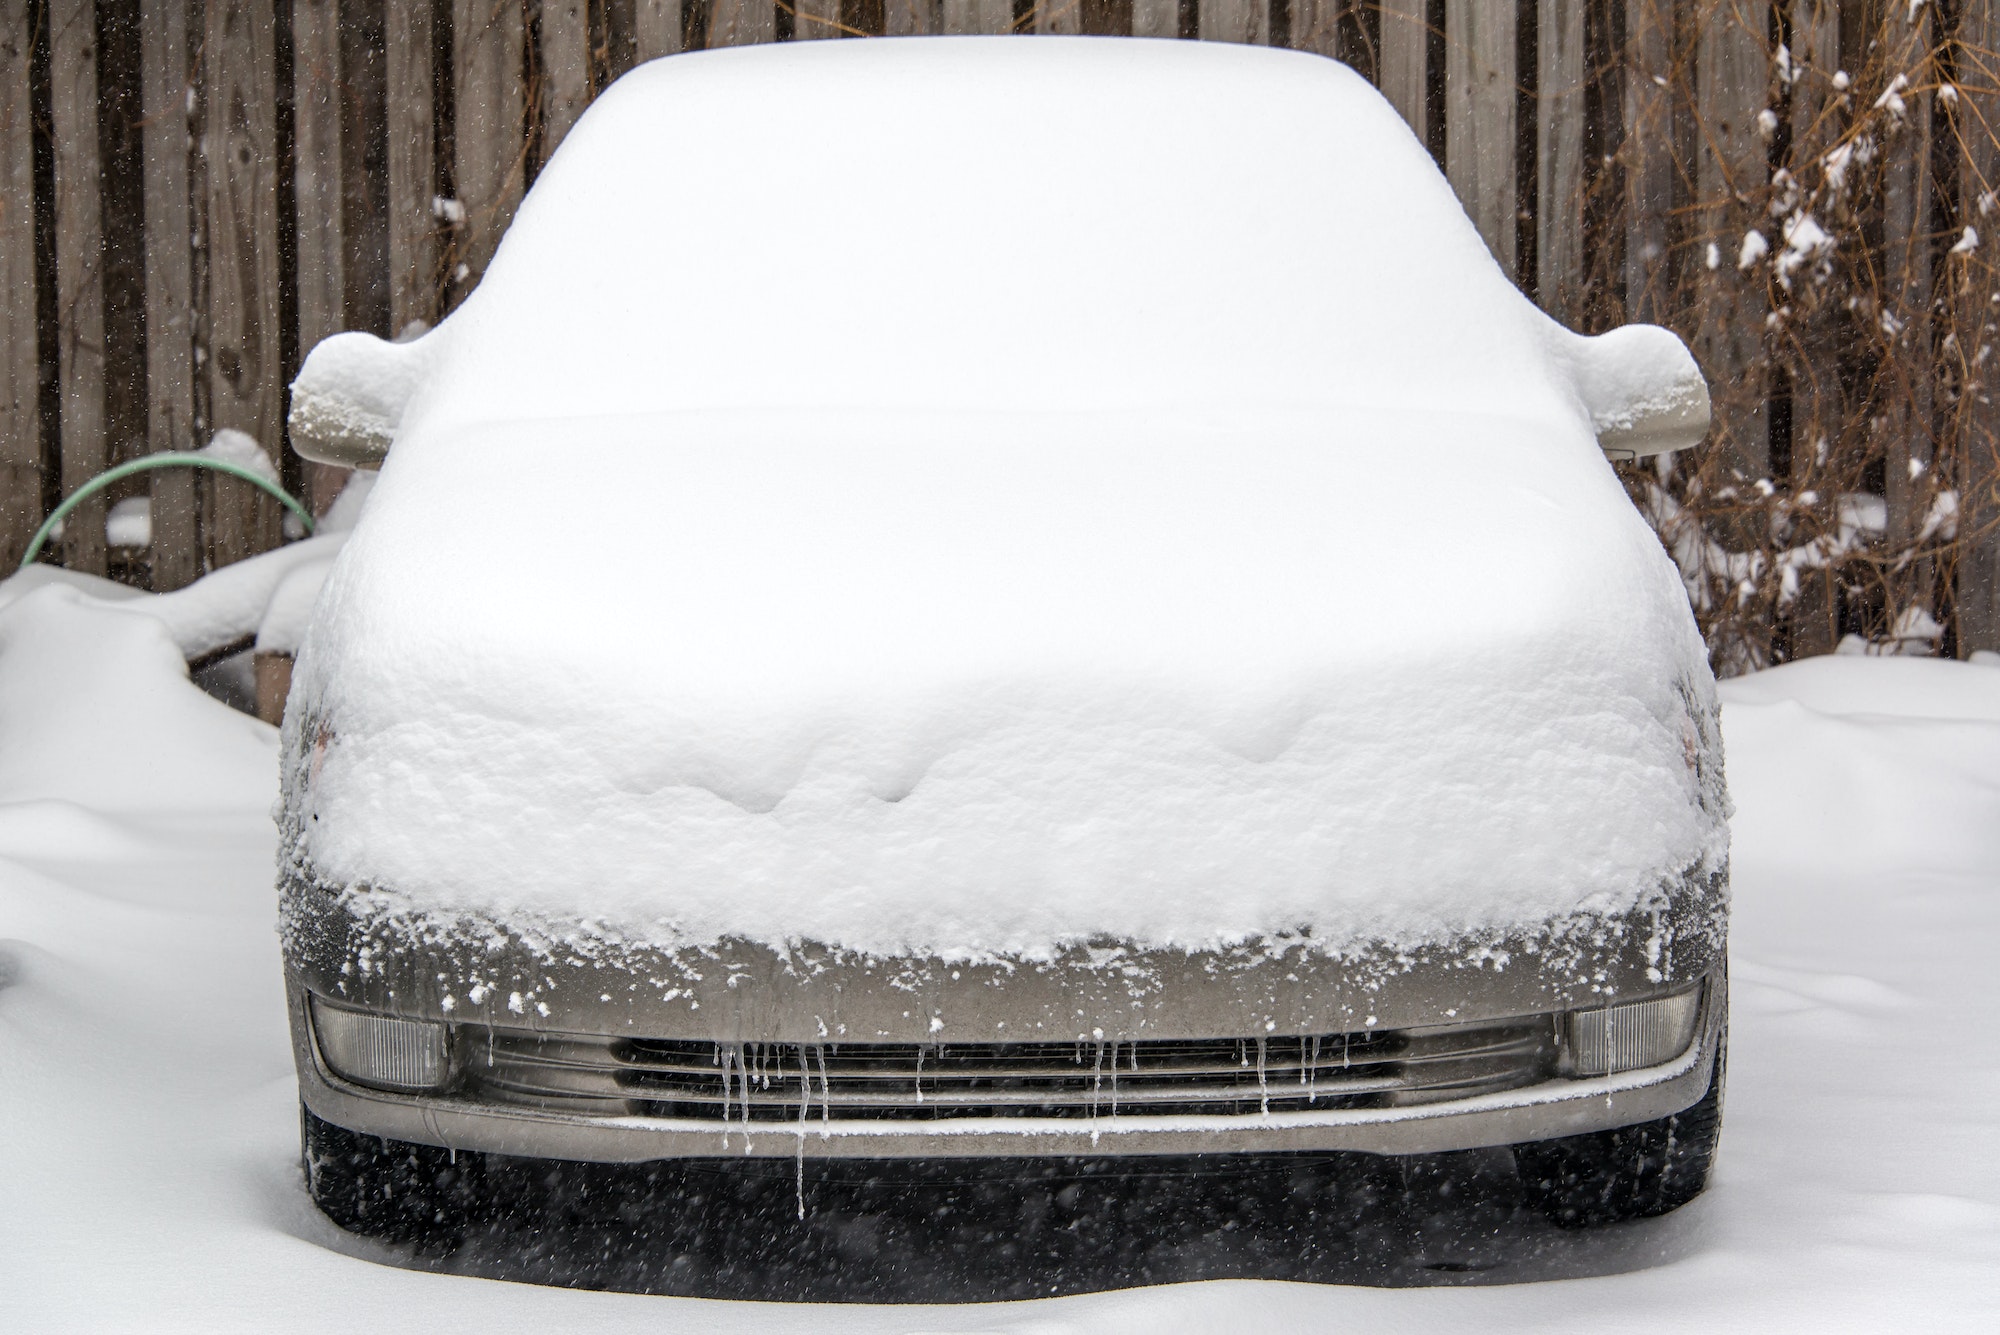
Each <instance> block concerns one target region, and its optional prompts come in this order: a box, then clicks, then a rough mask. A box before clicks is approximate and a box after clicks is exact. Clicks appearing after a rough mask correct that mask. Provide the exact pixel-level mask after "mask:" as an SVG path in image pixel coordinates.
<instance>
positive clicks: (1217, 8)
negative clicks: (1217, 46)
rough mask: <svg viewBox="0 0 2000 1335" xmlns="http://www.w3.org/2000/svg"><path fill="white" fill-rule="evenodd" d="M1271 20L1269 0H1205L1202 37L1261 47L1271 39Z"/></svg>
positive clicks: (1212, 40)
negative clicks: (1267, 0) (1267, 1)
mask: <svg viewBox="0 0 2000 1335" xmlns="http://www.w3.org/2000/svg"><path fill="white" fill-rule="evenodd" d="M1270 19H1271V10H1270V6H1269V5H1268V4H1267V3H1266V0H1201V39H1202V40H1203V41H1204V42H1244V43H1249V44H1252V45H1258V46H1261V45H1264V44H1266V43H1268V42H1269V41H1270V40H1271V23H1270Z"/></svg>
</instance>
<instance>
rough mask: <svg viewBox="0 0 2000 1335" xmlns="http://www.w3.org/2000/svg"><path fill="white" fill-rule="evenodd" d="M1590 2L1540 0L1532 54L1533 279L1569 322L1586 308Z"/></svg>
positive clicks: (1545, 305) (1547, 305)
mask: <svg viewBox="0 0 2000 1335" xmlns="http://www.w3.org/2000/svg"><path fill="white" fill-rule="evenodd" d="M1587 7H1588V0H1541V5H1540V9H1539V14H1538V19H1539V28H1538V31H1537V34H1536V39H1535V53H1536V59H1537V62H1538V65H1539V68H1538V69H1537V71H1536V75H1535V97H1536V102H1537V110H1536V117H1535V141H1536V155H1535V169H1536V174H1537V181H1536V201H1535V251H1536V254H1535V284H1536V299H1537V300H1538V301H1540V302H1541V305H1542V309H1543V310H1545V311H1547V312H1548V313H1549V314H1551V315H1553V316H1555V317H1556V318H1557V319H1558V320H1562V321H1564V322H1565V323H1568V324H1575V323H1576V322H1577V320H1578V318H1579V316H1580V315H1581V314H1582V311H1583V296H1584V293H1583V282H1584V256H1583V71H1584V59H1583V12H1584V10H1585V9H1586V8H1587Z"/></svg>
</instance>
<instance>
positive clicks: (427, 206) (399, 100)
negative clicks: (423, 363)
mask: <svg viewBox="0 0 2000 1335" xmlns="http://www.w3.org/2000/svg"><path fill="white" fill-rule="evenodd" d="M385 31H386V35H387V38H388V43H387V45H388V56H389V63H388V71H387V73H388V81H387V89H386V97H385V99H384V101H385V104H386V112H387V115H388V118H389V326H390V328H392V329H395V330H397V331H398V332H401V331H402V330H404V329H406V328H408V327H409V326H410V325H411V324H412V323H413V322H416V321H421V322H423V323H424V324H426V325H429V324H434V323H435V322H436V321H437V316H438V312H437V297H438V248H437V216H436V213H435V211H434V210H433V207H432V202H431V201H432V199H433V198H434V196H435V192H434V186H435V183H436V179H437V174H436V173H437V148H436V142H435V134H434V131H433V126H434V125H435V120H434V109H433V107H432V105H431V40H432V34H431V0H389V5H388V14H387V27H386V29H385Z"/></svg>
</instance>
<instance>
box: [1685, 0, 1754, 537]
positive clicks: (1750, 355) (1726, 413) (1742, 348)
mask: <svg viewBox="0 0 2000 1335" xmlns="http://www.w3.org/2000/svg"><path fill="white" fill-rule="evenodd" d="M1702 17H1703V18H1705V19H1706V20H1707V21H1706V22H1704V23H1702V24H1701V26H1700V31H1699V35H1698V38H1697V41H1698V50H1697V52H1696V56H1695V67H1696V71H1697V88H1696V107H1697V112H1698V120H1699V124H1700V127H1701V133H1702V140H1703V146H1704V148H1705V150H1706V151H1703V152H1701V153H1699V154H1697V164H1698V165H1697V168H1696V173H1695V183H1696V190H1697V192H1698V198H1699V205H1700V210H1699V218H1700V227H1701V234H1700V238H1699V239H1700V242H1701V262H1700V264H1699V267H1698V269H1697V276H1696V280H1695V286H1696V295H1695V300H1696V318H1697V320H1698V321H1699V323H1698V325H1697V328H1696V335H1695V356H1696V357H1697V358H1698V359H1699V360H1700V361H1701V364H1702V369H1703V370H1704V371H1706V372H1707V373H1708V378H1709V382H1710V384H1711V385H1713V386H1714V387H1715V397H1716V399H1717V400H1718V406H1719V407H1720V409H1721V411H1719V412H1717V413H1716V430H1715V431H1714V432H1713V433H1712V434H1711V436H1710V439H1711V441H1713V442H1714V444H1713V446H1712V447H1711V448H1716V449H1720V450H1721V451H1723V452H1724V454H1723V460H1724V470H1725V471H1724V473H1723V475H1722V478H1721V479H1720V481H1721V482H1722V484H1723V485H1727V484H1729V483H1730V482H1732V481H1733V482H1735V483H1737V484H1738V485H1741V486H1749V485H1750V484H1752V483H1755V482H1756V481H1758V480H1759V479H1761V478H1764V477H1766V476H1767V475H1768V474H1769V472H1770V438H1769V430H1768V427H1767V422H1768V416H1767V412H1766V405H1765V387H1766V383H1767V380H1768V376H1767V374H1766V369H1765V362H1764V357H1763V339H1764V317H1765V315H1766V314H1767V312H1768V310H1769V301H1768V299H1767V298H1766V296H1765V292H1764V284H1765V280H1764V276H1763V269H1762V268H1761V267H1758V266H1754V265H1753V266H1752V267H1751V268H1750V269H1749V270H1745V269H1744V268H1743V267H1742V266H1741V263H1740V256H1741V253H1742V250H1743V242H1744V238H1745V237H1746V235H1747V234H1748V233H1749V231H1750V230H1751V229H1753V228H1755V227H1758V226H1759V225H1767V224H1766V219H1765V218H1764V215H1763V209H1762V207H1761V203H1762V189H1763V187H1764V185H1765V184H1766V181H1767V178H1768V176H1769V169H1768V167H1767V165H1766V157H1765V153H1766V148H1765V144H1766V141H1765V139H1764V136H1763V135H1762V133H1760V131H1759V127H1758V113H1760V112H1762V111H1763V110H1765V107H1766V102H1767V99H1768V94H1769V80H1770V77H1771V52H1770V47H1769V45H1768V42H1769V36H1768V28H1767V24H1768V20H1769V9H1768V7H1767V6H1765V5H1763V4H1759V3H1753V0H1720V3H1717V4H1715V5H1714V6H1713V7H1712V8H1710V9H1708V10H1707V11H1706V12H1705V13H1704V14H1703V15H1702ZM1734 536H1737V537H1741V538H1748V537H1751V536H1752V535H1750V534H1748V533H1744V534H1739V535H1734Z"/></svg>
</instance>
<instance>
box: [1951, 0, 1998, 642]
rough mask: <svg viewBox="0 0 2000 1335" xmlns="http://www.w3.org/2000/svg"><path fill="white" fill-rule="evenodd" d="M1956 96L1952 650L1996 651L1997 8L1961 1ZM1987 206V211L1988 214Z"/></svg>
mask: <svg viewBox="0 0 2000 1335" xmlns="http://www.w3.org/2000/svg"><path fill="white" fill-rule="evenodd" d="M1958 64H1959V70H1958V77H1959V94H1960V98H1961V101H1962V106H1963V110H1962V111H1961V113H1960V115H1959V124H1960V125H1961V126H1962V127H1964V135H1965V140H1966V143H1965V147H1964V150H1963V157H1962V158H1961V165H1960V176H1959V197H1960V205H1961V207H1960V212H1961V215H1962V217H1963V218H1964V220H1965V221H1964V225H1967V226H1973V227H1976V228H1977V229H1978V230H1979V234H1980V237H1981V241H1980V247H1979V249H1978V250H1976V251H1973V252H1972V253H1971V255H1969V256H1967V257H1966V258H1965V260H1964V278H1963V281H1964V285H1965V286H1964V292H1963V294H1962V297H1961V300H1960V303H1959V311H1960V312H1961V314H1960V317H1959V330H1960V338H1959V347H1958V353H1959V356H1960V357H1961V358H1962V359H1963V362H1964V364H1965V366H1966V367H1967V370H1966V372H1965V380H1966V392H1967V394H1968V402H1967V403H1966V405H1965V409H1964V415H1965V423H1966V432H1967V437H1968V438H1967V440H1966V442H1965V473H1964V475H1963V476H1962V477H1961V478H1960V479H1959V486H1960V500H1959V530H1960V532H1961V533H1962V534H1964V535H1965V536H1966V538H1967V539H1968V542H1967V544H1966V548H1965V550H1964V551H1963V552H1962V553H1961V554H1960V555H1959V559H1958V587H1957V600H1956V606H1957V613H1958V626H1957V629H1958V650H1959V653H1960V654H1968V653H1970V652H1972V651H1973V650H1977V649H1986V650H1989V651H1995V652H2000V346H1996V345H2000V339H1996V338H1995V337H1994V335H1993V333H1992V332H1991V326H1990V325H1989V324H1988V321H1989V319H1990V318H1991V317H1990V315H1989V311H1990V310H1991V301H1992V299H1993V297H1994V296H1995V295H1996V294H2000V286H1996V283H1995V277H1994V275H1995V267H1994V266H1995V260H1994V256H1995V255H1996V254H2000V249H1996V248H1997V247H2000V207H1996V206H1995V203H1994V201H1995V200H1996V193H1995V192H2000V141H1996V139H1995V138H1994V136H1993V132H1994V131H1995V130H2000V11H1996V7H1995V6H1993V5H1991V4H1973V5H1968V6H1967V7H1966V8H1965V10H1964V12H1963V14H1962V16H1961V17H1960V19H1959V40H1958ZM1989 209H1990V210H1992V211H1989Z"/></svg>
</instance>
